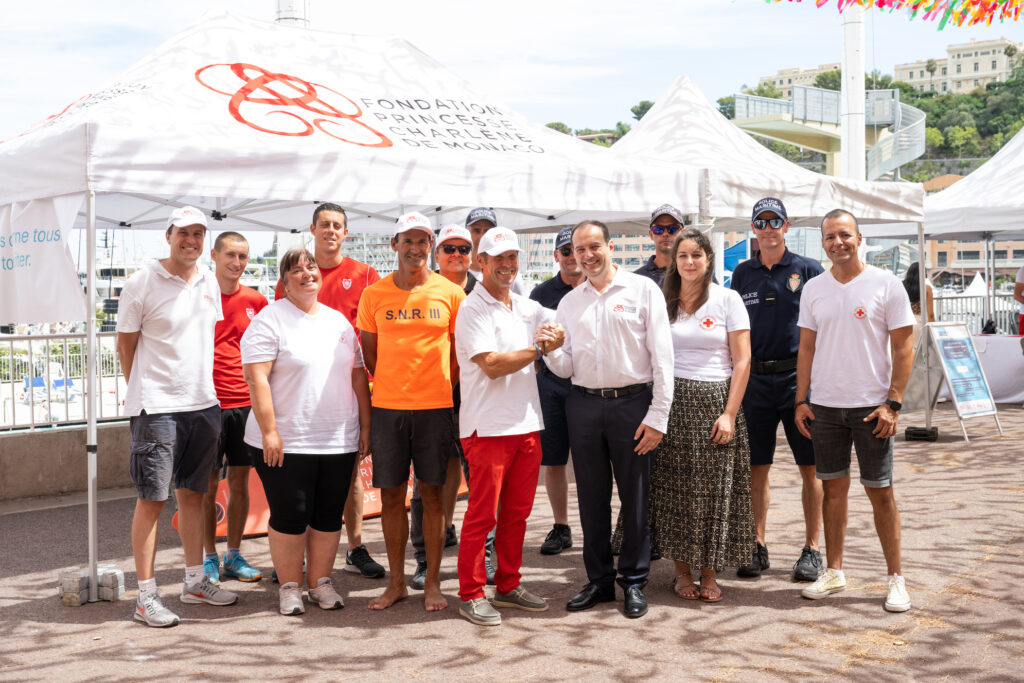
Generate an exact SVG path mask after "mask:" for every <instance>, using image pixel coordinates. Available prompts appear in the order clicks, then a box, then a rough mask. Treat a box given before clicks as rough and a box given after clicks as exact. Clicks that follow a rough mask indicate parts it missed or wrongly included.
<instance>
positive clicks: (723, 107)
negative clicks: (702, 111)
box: [718, 95, 736, 119]
mask: <svg viewBox="0 0 1024 683" xmlns="http://www.w3.org/2000/svg"><path fill="white" fill-rule="evenodd" d="M718 111H720V112H722V116H724V117H725V118H727V119H734V118H736V98H735V97H733V96H732V95H729V96H728V97H719V98H718Z"/></svg>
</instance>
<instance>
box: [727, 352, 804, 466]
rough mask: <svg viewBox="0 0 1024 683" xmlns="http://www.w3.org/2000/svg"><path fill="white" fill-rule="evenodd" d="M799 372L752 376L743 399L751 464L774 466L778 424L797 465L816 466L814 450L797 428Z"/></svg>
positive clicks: (752, 374)
mask: <svg viewBox="0 0 1024 683" xmlns="http://www.w3.org/2000/svg"><path fill="white" fill-rule="evenodd" d="M795 401H796V370H791V371H789V372H779V373H775V374H772V375H758V374H755V373H753V372H752V373H750V379H749V380H748V381H747V391H746V393H745V394H744V395H743V414H744V415H745V416H746V418H747V433H748V435H749V437H750V464H751V466H757V465H771V464H772V463H773V462H774V461H775V441H776V435H777V434H778V430H779V422H780V421H781V422H782V428H783V429H784V430H785V432H786V441H788V442H789V449H790V450H791V451H792V452H793V459H794V460H795V461H796V464H797V465H800V466H804V465H814V446H813V445H812V444H811V440H810V439H808V438H807V437H806V436H804V435H803V434H801V433H800V431H799V430H798V429H797V428H796V419H795V417H794V413H795V411H796V406H795V405H794V403H795Z"/></svg>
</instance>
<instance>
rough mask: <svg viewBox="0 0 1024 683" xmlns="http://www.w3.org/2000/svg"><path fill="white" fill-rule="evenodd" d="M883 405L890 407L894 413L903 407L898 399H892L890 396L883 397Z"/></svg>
mask: <svg viewBox="0 0 1024 683" xmlns="http://www.w3.org/2000/svg"><path fill="white" fill-rule="evenodd" d="M885 405H887V406H889V407H890V408H892V409H893V412H896V413H898V412H900V409H901V408H902V407H903V404H902V403H900V402H899V401H894V400H892V399H891V398H887V399H885Z"/></svg>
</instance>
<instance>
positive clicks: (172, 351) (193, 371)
mask: <svg viewBox="0 0 1024 683" xmlns="http://www.w3.org/2000/svg"><path fill="white" fill-rule="evenodd" d="M223 318H224V315H223V313H222V311H221V305H220V285H218V284H217V278H216V277H214V275H213V273H211V272H210V271H209V270H206V269H205V268H199V273H198V275H197V276H196V277H195V279H193V280H192V282H191V283H188V282H185V280H183V279H181V278H180V277H178V276H177V275H171V274H170V273H169V272H168V271H167V269H166V268H164V267H163V265H162V264H161V263H160V262H159V261H157V262H155V263H152V264H150V265H149V266H148V267H146V268H144V269H142V270H140V271H138V272H137V273H135V274H134V275H132V276H131V277H130V278H128V281H127V282H125V285H124V289H122V290H121V301H120V304H119V305H118V315H117V331H118V332H125V333H132V332H138V333H139V344H138V347H136V349H135V358H134V360H133V361H132V369H131V375H130V377H129V379H128V390H127V392H126V393H125V398H124V409H125V413H126V414H127V415H129V416H132V417H134V416H136V415H138V414H139V413H141V412H142V411H143V410H145V411H146V413H147V414H156V413H182V412H187V411H191V410H202V409H204V408H209V407H210V406H214V405H217V392H216V391H215V390H214V387H213V346H214V344H213V334H214V327H215V326H216V325H217V321H219V320H223Z"/></svg>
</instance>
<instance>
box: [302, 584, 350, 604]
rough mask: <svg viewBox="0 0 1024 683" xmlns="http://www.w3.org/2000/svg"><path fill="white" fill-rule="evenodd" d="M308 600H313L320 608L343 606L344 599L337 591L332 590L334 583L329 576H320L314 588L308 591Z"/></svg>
mask: <svg viewBox="0 0 1024 683" xmlns="http://www.w3.org/2000/svg"><path fill="white" fill-rule="evenodd" d="M309 601H310V602H315V603H316V604H317V605H319V606H320V609H341V608H342V607H344V606H345V601H344V600H342V599H341V596H340V595H338V591H336V590H334V584H333V583H331V578H330V577H329V576H322V577H320V580H319V581H317V582H316V588H313V589H311V590H310V591H309Z"/></svg>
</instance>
